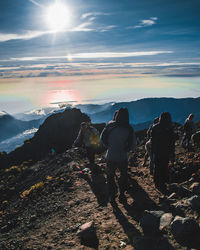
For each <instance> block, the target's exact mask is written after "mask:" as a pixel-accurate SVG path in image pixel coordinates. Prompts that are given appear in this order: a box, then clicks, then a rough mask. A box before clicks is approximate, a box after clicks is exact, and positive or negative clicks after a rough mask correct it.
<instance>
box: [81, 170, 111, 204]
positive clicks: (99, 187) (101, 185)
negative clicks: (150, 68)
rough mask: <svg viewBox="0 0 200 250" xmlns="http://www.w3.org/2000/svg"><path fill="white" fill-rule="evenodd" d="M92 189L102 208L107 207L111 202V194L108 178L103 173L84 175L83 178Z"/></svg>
mask: <svg viewBox="0 0 200 250" xmlns="http://www.w3.org/2000/svg"><path fill="white" fill-rule="evenodd" d="M82 178H84V179H85V180H86V181H87V182H88V184H89V185H90V187H91V190H92V191H93V193H94V194H95V196H96V198H97V202H98V204H99V205H100V206H104V207H105V206H107V204H108V201H109V192H108V185H107V182H106V178H105V177H104V175H103V174H102V173H92V174H91V175H89V174H84V175H83V177H82Z"/></svg>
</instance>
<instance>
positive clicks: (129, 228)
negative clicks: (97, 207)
mask: <svg viewBox="0 0 200 250" xmlns="http://www.w3.org/2000/svg"><path fill="white" fill-rule="evenodd" d="M111 206H112V208H113V213H114V215H115V217H116V219H117V220H118V222H119V223H120V224H121V226H122V228H123V230H124V232H125V234H126V235H127V236H128V238H129V241H130V242H132V239H133V237H136V236H141V233H140V231H139V230H138V229H136V228H135V226H134V225H133V224H132V223H130V222H129V221H128V219H127V218H126V216H125V215H124V213H123V212H122V211H121V210H120V208H119V207H118V205H117V203H116V202H112V203H111Z"/></svg>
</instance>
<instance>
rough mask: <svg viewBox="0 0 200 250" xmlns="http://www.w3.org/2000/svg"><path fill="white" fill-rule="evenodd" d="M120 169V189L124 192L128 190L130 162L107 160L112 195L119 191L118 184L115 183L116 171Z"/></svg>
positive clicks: (109, 186)
mask: <svg viewBox="0 0 200 250" xmlns="http://www.w3.org/2000/svg"><path fill="white" fill-rule="evenodd" d="M117 169H119V171H120V178H119V190H120V193H121V194H123V193H124V192H125V191H126V190H127V183H128V174H127V171H128V162H120V163H119V162H110V161H108V162H107V180H108V188H109V193H110V195H115V193H116V191H117V186H116V183H115V171H116V170H117Z"/></svg>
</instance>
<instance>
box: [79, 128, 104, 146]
mask: <svg viewBox="0 0 200 250" xmlns="http://www.w3.org/2000/svg"><path fill="white" fill-rule="evenodd" d="M82 133H83V138H81V137H82ZM81 140H82V141H81ZM74 144H75V145H78V144H84V145H85V146H86V147H91V146H93V145H95V146H99V145H100V135H99V132H98V130H97V129H96V128H94V127H92V126H90V127H89V128H88V129H87V130H86V131H84V132H82V131H81V130H79V133H78V136H77V138H76V140H75V141H74Z"/></svg>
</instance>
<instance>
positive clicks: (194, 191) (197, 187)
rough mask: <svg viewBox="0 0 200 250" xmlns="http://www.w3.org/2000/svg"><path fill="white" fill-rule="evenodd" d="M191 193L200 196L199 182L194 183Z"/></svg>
mask: <svg viewBox="0 0 200 250" xmlns="http://www.w3.org/2000/svg"><path fill="white" fill-rule="evenodd" d="M190 189H191V191H192V192H193V193H194V194H197V195H200V183H199V182H194V183H193V184H192V185H191V186H190Z"/></svg>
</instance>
